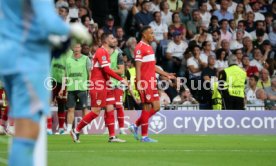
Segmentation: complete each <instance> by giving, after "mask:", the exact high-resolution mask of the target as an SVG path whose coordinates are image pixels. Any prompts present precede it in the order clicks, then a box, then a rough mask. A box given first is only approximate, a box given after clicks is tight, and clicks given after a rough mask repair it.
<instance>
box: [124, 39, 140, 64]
mask: <svg viewBox="0 0 276 166" xmlns="http://www.w3.org/2000/svg"><path fill="white" fill-rule="evenodd" d="M136 45H137V40H136V39H135V38H134V37H130V38H128V40H127V42H126V48H125V49H124V50H123V52H124V55H126V57H127V59H128V60H131V59H134V49H135V47H136Z"/></svg>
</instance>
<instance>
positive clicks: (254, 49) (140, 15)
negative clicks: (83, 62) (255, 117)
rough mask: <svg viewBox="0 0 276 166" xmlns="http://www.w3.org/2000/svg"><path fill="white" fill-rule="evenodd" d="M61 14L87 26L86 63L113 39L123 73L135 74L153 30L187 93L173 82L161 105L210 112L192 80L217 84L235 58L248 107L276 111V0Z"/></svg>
mask: <svg viewBox="0 0 276 166" xmlns="http://www.w3.org/2000/svg"><path fill="white" fill-rule="evenodd" d="M56 8H57V10H58V12H59V14H60V15H61V16H62V17H63V19H64V20H65V21H66V22H68V23H72V22H81V23H82V24H83V25H84V26H85V27H87V30H88V31H89V33H90V34H91V35H92V37H93V44H92V45H87V44H83V45H82V53H83V54H84V55H87V56H88V57H89V58H92V57H93V54H94V53H95V50H96V49H97V48H98V47H100V46H101V41H100V36H101V34H103V33H104V32H111V33H113V35H114V36H115V37H116V38H117V40H118V49H119V50H120V52H121V54H122V55H123V57H124V63H125V66H126V70H128V69H129V68H131V67H133V66H132V65H133V58H134V48H135V46H136V44H137V42H138V41H139V40H140V37H139V35H138V34H139V30H140V29H141V28H142V27H143V26H145V25H150V26H151V27H152V29H153V30H154V34H155V39H154V41H153V42H152V43H151V45H152V47H153V49H154V50H155V56H156V62H157V65H158V66H159V67H160V68H162V69H163V70H165V71H167V72H170V73H176V76H177V77H185V78H186V79H187V86H188V88H185V89H181V90H177V89H176V88H175V86H174V82H172V83H171V85H172V86H170V87H169V88H167V89H166V90H160V91H159V94H160V98H161V103H162V104H163V105H168V104H187V103H188V104H198V103H199V105H200V108H201V109H211V108H212V107H211V100H212V91H210V90H204V89H203V90H194V89H193V88H191V80H196V81H199V80H201V81H206V80H211V79H213V78H215V77H217V76H218V73H219V72H220V71H222V70H223V69H225V68H227V67H228V63H227V59H228V56H230V55H235V56H236V57H237V59H238V66H239V67H241V68H242V69H244V71H246V74H247V81H246V90H245V102H246V104H256V105H262V104H265V103H266V104H267V103H268V105H269V104H270V107H269V108H268V109H275V102H276V100H275V99H276V77H275V74H276V20H275V17H276V1H275V0H151V1H146V0H118V1H116V0H115V1H114V0H101V1H100V2H96V1H89V0H57V1H56ZM158 80H162V77H159V76H158ZM198 84H200V83H198ZM125 103H126V104H125V105H126V109H127V108H129V106H128V105H127V103H128V104H129V103H134V105H136V106H135V108H137V109H139V103H140V101H139V99H134V100H133V101H128V98H126V100H125ZM132 105H133V104H132Z"/></svg>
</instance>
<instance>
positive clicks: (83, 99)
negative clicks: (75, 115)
mask: <svg viewBox="0 0 276 166" xmlns="http://www.w3.org/2000/svg"><path fill="white" fill-rule="evenodd" d="M78 98H79V101H80V105H81V110H82V117H85V115H87V114H88V113H89V110H88V108H87V107H88V102H87V100H88V95H87V91H80V92H79V93H78ZM82 131H83V133H84V134H88V132H87V127H86V126H85V127H84V128H83V129H82Z"/></svg>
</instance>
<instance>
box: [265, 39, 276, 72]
mask: <svg viewBox="0 0 276 166" xmlns="http://www.w3.org/2000/svg"><path fill="white" fill-rule="evenodd" d="M262 48H263V52H264V57H265V58H266V63H267V64H268V70H269V74H270V75H276V51H275V49H273V48H272V46H271V44H270V41H269V40H265V41H264V42H263V47H262Z"/></svg>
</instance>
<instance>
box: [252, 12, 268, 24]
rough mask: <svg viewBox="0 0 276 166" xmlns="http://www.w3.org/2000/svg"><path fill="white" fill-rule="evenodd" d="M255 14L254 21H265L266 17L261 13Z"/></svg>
mask: <svg viewBox="0 0 276 166" xmlns="http://www.w3.org/2000/svg"><path fill="white" fill-rule="evenodd" d="M254 13H255V17H254V21H255V22H256V21H258V20H262V21H264V20H265V17H264V15H263V14H262V13H260V12H254Z"/></svg>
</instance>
